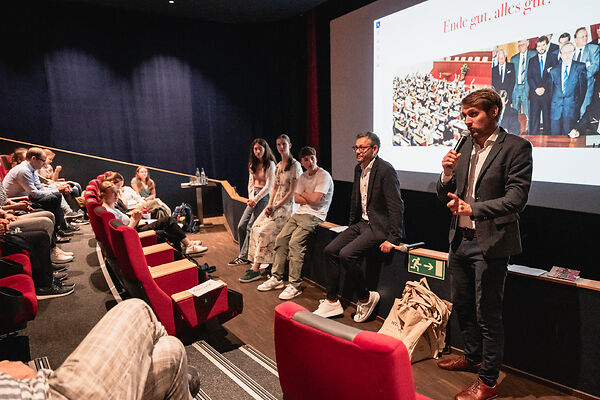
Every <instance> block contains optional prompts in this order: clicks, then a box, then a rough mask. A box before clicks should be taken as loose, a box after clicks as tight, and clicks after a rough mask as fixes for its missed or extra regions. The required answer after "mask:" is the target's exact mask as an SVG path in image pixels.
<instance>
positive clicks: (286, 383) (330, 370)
mask: <svg viewBox="0 0 600 400" xmlns="http://www.w3.org/2000/svg"><path fill="white" fill-rule="evenodd" d="M275 353H276V357H277V369H278V371H279V382H280V383H281V388H282V390H283V394H284V396H285V398H286V399H289V400H300V399H311V400H318V399H323V400H325V399H328V400H329V399H344V400H353V399H356V400H365V399H385V400H415V399H427V397H424V396H421V395H419V394H417V393H415V389H414V383H413V379H412V371H411V367H410V360H409V357H408V351H407V350H406V347H405V346H404V344H403V343H402V342H401V341H399V340H397V339H394V338H392V337H389V336H386V335H383V334H379V333H376V332H370V331H361V330H359V329H356V328H353V327H350V326H347V325H344V324H341V323H339V322H337V321H332V320H329V319H327V318H323V317H320V316H317V315H315V314H313V313H311V312H310V311H308V310H306V309H305V308H304V307H301V306H299V305H297V304H295V303H293V302H286V303H283V304H280V305H278V306H277V307H275Z"/></svg>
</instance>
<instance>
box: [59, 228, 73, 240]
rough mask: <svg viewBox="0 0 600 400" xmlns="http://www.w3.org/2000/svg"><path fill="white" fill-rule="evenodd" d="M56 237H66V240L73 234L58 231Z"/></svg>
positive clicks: (62, 230) (61, 230)
mask: <svg viewBox="0 0 600 400" xmlns="http://www.w3.org/2000/svg"><path fill="white" fill-rule="evenodd" d="M57 235H58V236H62V237H66V238H68V237H71V236H73V235H74V233H73V232H67V231H66V230H64V229H60V230H59V231H58V233H57Z"/></svg>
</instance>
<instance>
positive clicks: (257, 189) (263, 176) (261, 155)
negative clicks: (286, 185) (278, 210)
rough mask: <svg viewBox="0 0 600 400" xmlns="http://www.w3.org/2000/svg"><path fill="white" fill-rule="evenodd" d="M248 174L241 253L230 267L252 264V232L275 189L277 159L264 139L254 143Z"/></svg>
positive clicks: (242, 221)
mask: <svg viewBox="0 0 600 400" xmlns="http://www.w3.org/2000/svg"><path fill="white" fill-rule="evenodd" d="M248 172H249V174H248V201H247V202H246V209H245V210H244V213H243V214H242V217H241V218H240V221H239V222H238V227H237V228H238V240H239V243H240V252H239V253H238V256H237V257H236V258H235V259H233V260H232V261H230V262H229V265H243V264H250V261H248V245H249V242H250V231H251V230H252V225H254V221H256V218H258V216H259V215H260V213H261V212H262V211H263V210H264V209H265V207H266V206H267V202H268V200H269V192H270V191H271V189H272V188H273V176H274V174H275V157H274V156H273V152H272V151H271V148H270V147H269V144H268V143H267V142H266V141H265V140H264V139H261V138H256V139H254V140H253V141H252V146H250V161H249V162H248Z"/></svg>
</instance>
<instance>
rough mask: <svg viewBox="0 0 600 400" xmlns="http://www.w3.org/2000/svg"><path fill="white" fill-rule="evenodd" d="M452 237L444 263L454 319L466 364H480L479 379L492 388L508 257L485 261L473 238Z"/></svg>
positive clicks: (499, 358)
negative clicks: (449, 285)
mask: <svg viewBox="0 0 600 400" xmlns="http://www.w3.org/2000/svg"><path fill="white" fill-rule="evenodd" d="M456 236H457V237H456V239H455V241H454V243H452V245H451V246H450V255H449V259H448V260H449V268H450V274H451V276H452V303H453V306H452V307H453V312H456V313H457V316H458V323H459V326H460V330H461V332H462V336H463V340H464V343H465V356H466V358H467V360H469V361H470V362H471V363H474V364H477V363H479V362H481V369H480V370H479V377H480V378H481V380H482V381H483V382H484V383H485V384H486V385H489V386H494V385H495V384H496V380H497V379H498V374H499V372H500V366H501V365H502V359H503V356H504V326H503V325H502V299H503V297H504V280H505V278H506V270H507V268H506V267H507V264H508V257H506V258H493V259H491V258H486V257H485V256H484V255H483V253H482V252H481V248H480V247H479V244H478V243H477V238H473V239H471V240H468V239H465V238H463V237H462V235H460V233H457V235H456Z"/></svg>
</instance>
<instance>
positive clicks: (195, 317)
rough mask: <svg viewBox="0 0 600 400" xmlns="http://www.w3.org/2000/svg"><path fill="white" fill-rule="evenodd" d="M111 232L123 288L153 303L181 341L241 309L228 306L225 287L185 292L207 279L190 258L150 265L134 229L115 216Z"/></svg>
mask: <svg viewBox="0 0 600 400" xmlns="http://www.w3.org/2000/svg"><path fill="white" fill-rule="evenodd" d="M110 235H111V237H112V243H113V246H114V250H115V255H116V257H117V260H118V262H119V266H120V267H121V271H122V273H123V276H124V278H125V287H126V289H127V290H128V292H130V294H131V295H133V296H134V297H138V298H141V299H143V300H145V301H146V302H147V303H148V304H149V305H150V306H151V307H152V309H153V310H154V312H155V313H156V315H157V317H158V319H159V320H160V322H161V323H162V324H163V325H164V327H165V329H166V330H167V332H168V333H169V334H170V335H174V336H177V337H178V338H180V339H181V340H182V341H184V342H189V341H193V340H197V337H198V333H199V332H201V330H202V324H203V323H204V322H206V321H207V320H209V319H211V318H213V317H218V318H219V320H220V321H221V322H224V320H223V318H225V320H227V319H231V318H232V317H233V316H235V315H237V314H239V313H240V312H241V304H240V305H239V307H238V308H239V309H238V308H236V307H237V306H234V308H232V307H230V305H229V298H230V297H231V296H230V293H229V292H230V291H228V290H227V287H222V288H221V289H218V290H215V291H212V292H209V293H207V294H206V295H205V296H202V297H200V298H195V297H193V296H192V295H191V294H190V293H188V292H186V289H190V288H192V287H194V286H196V285H198V284H199V283H202V282H203V281H204V280H205V279H206V275H205V273H204V272H201V271H199V270H198V267H197V266H196V264H195V263H193V262H192V261H190V260H188V259H185V258H184V259H182V260H178V261H174V262H170V263H167V264H162V265H157V266H154V267H149V263H148V262H147V260H146V256H145V255H144V249H143V248H142V246H141V243H140V239H139V236H138V234H137V232H136V231H135V230H134V229H132V228H130V227H128V226H126V225H123V224H122V223H121V221H119V220H116V219H115V220H113V221H112V222H111V223H110ZM234 293H235V292H234Z"/></svg>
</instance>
